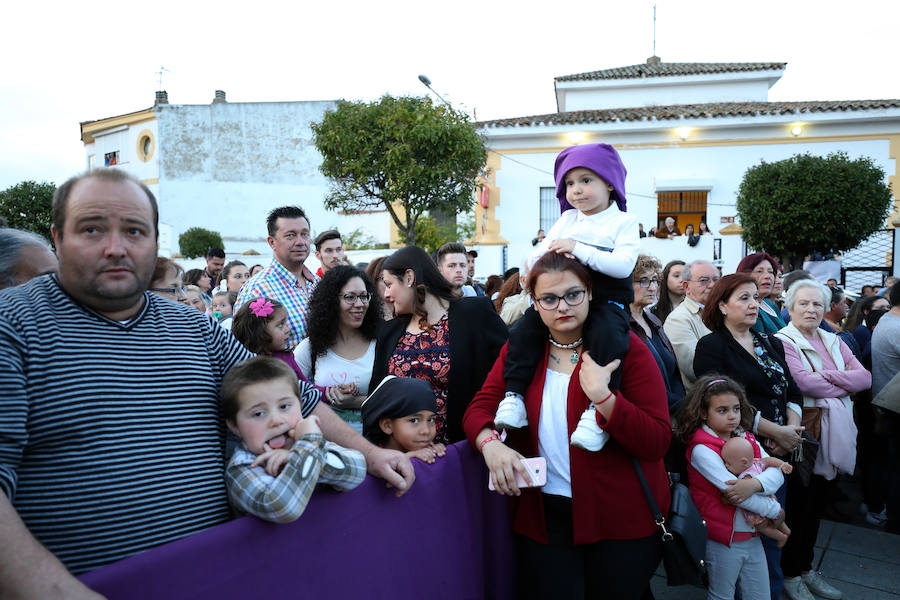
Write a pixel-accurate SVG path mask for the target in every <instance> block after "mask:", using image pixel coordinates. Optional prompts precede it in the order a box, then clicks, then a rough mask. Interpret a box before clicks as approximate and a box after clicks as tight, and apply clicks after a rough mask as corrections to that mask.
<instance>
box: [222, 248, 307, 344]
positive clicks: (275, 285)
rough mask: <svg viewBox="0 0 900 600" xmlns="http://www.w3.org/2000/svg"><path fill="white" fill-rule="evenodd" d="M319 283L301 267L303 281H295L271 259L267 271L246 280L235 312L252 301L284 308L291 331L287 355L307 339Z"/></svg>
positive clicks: (282, 266) (282, 267) (264, 270)
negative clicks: (311, 304) (266, 301)
mask: <svg viewBox="0 0 900 600" xmlns="http://www.w3.org/2000/svg"><path fill="white" fill-rule="evenodd" d="M318 281H319V278H318V277H316V276H315V275H314V274H313V272H312V271H310V270H309V269H307V268H306V267H303V277H302V278H299V279H298V278H297V276H296V275H294V274H293V273H291V272H290V271H288V270H287V268H286V267H285V266H284V265H282V264H281V263H280V262H278V260H277V259H275V258H273V259H272V263H271V264H270V265H269V266H268V267H266V268H265V269H263V270H262V271H260V272H259V273H257V274H256V275H254V276H253V277H251V278H250V279H248V280H247V283H245V284H244V287H242V288H241V291H240V292H239V293H238V297H237V301H236V302H235V303H234V312H237V310H238V309H239V308H240V307H241V305H242V304H244V303H245V302H247V301H248V300H250V299H251V298H268V299H269V300H278V301H279V302H281V303H282V304H284V308H285V310H287V314H288V318H287V323H288V327H289V328H290V330H291V335H290V337H289V338H288V345H287V347H286V348H285V350H286V351H290V350H291V349H293V348H295V347H296V346H297V344H299V343H300V342H302V341H303V338H305V337H306V313H307V311H308V307H309V300H310V297H312V293H313V290H314V289H316V283H317V282H318Z"/></svg>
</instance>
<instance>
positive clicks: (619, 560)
mask: <svg viewBox="0 0 900 600" xmlns="http://www.w3.org/2000/svg"><path fill="white" fill-rule="evenodd" d="M544 518H545V519H546V522H547V533H548V535H549V541H550V543H549V544H540V543H538V542H535V541H534V540H531V539H529V538H526V537H524V536H521V535H517V536H516V549H517V553H518V572H519V576H518V581H519V586H520V587H519V594H518V596H517V597H518V598H525V599H529V600H543V599H545V598H546V599H553V600H556V599H557V598H558V599H560V600H563V599H565V600H576V599H577V600H583V599H584V598H590V599H594V598H609V599H615V600H632V599H633V600H639V599H640V598H641V597H642V596H644V594H645V592H648V591H649V586H650V578H651V577H652V576H653V572H654V571H655V570H656V567H657V565H658V564H659V560H660V558H661V556H662V545H661V544H662V541H661V538H660V535H659V534H658V533H654V534H653V535H651V536H649V537H646V538H639V539H634V540H602V541H599V542H596V543H594V544H587V545H583V546H575V544H574V541H573V537H572V501H571V499H569V498H564V497H561V496H550V495H545V496H544Z"/></svg>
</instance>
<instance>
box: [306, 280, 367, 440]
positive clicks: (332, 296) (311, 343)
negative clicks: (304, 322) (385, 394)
mask: <svg viewBox="0 0 900 600" xmlns="http://www.w3.org/2000/svg"><path fill="white" fill-rule="evenodd" d="M381 321H382V319H381V298H380V297H379V296H378V293H377V290H376V288H375V283H374V282H373V281H372V280H371V279H370V278H369V276H368V275H366V274H365V273H364V272H362V271H361V270H359V269H357V268H356V267H351V266H347V265H338V266H336V267H333V268H331V269H329V270H328V271H326V272H325V275H324V276H323V277H322V279H320V280H319V283H318V284H317V285H316V289H315V291H314V292H313V294H312V297H311V298H310V302H309V313H308V326H307V330H306V331H307V334H308V337H306V338H305V339H304V340H303V341H302V342H300V344H298V345H297V347H296V348H295V349H294V358H295V360H296V361H297V364H298V366H299V367H300V370H301V371H303V374H304V375H305V376H306V378H307V379H309V380H310V381H311V382H313V383H314V384H316V385H319V386H322V387H324V388H326V390H327V393H326V394H325V400H326V401H328V402H329V403H330V404H331V408H332V409H333V410H334V412H335V413H337V414H338V416H340V417H341V418H342V419H343V420H344V421H346V422H347V423H349V424H350V425H351V426H352V427H354V428H355V429H356V430H357V431H359V432H362V417H361V416H360V410H359V407H360V406H361V405H362V402H363V400H365V398H366V395H367V394H368V392H369V379H370V378H371V376H372V365H373V362H374V360H375V330H376V329H377V327H378V324H379V323H381Z"/></svg>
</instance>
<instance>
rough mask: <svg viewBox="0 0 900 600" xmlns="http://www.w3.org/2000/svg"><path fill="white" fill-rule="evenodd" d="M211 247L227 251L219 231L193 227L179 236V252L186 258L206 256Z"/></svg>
mask: <svg viewBox="0 0 900 600" xmlns="http://www.w3.org/2000/svg"><path fill="white" fill-rule="evenodd" d="M210 247H216V248H222V249H223V250H224V249H225V244H223V243H222V236H221V235H219V232H218V231H210V230H209V229H203V228H202V227H191V228H190V229H188V230H186V231H185V232H184V233H182V234H181V235H179V236H178V251H179V252H181V255H182V256H183V257H185V258H198V257H200V256H206V251H207V250H208V249H209V248H210Z"/></svg>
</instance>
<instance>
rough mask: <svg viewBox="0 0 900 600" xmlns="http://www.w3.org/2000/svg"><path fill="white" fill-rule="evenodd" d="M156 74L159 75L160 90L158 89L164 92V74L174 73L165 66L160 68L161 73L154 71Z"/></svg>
mask: <svg viewBox="0 0 900 600" xmlns="http://www.w3.org/2000/svg"><path fill="white" fill-rule="evenodd" d="M154 72H155V73H156V74H157V75H159V88H158V89H159V91H162V89H163V86H162V78H163V73H171V72H172V71H170V70H169V69H167V68H165V67H164V66H162V65H160V66H159V71H154Z"/></svg>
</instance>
